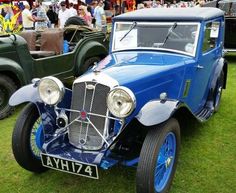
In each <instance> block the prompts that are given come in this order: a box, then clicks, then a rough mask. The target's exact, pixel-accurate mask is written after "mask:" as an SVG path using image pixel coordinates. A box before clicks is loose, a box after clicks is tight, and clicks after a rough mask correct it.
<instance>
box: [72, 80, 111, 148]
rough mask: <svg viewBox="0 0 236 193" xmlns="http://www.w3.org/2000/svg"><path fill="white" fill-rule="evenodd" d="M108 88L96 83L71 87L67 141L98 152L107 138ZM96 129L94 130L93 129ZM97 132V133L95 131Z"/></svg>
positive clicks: (83, 83)
mask: <svg viewBox="0 0 236 193" xmlns="http://www.w3.org/2000/svg"><path fill="white" fill-rule="evenodd" d="M109 91H110V87H108V86H106V85H102V84H99V83H96V82H79V83H76V84H74V86H73V96H72V103H71V109H72V110H76V111H78V112H75V111H73V112H71V114H70V123H71V124H70V125H69V141H70V143H71V144H72V145H74V146H76V147H78V148H81V149H86V150H98V149H101V147H102V146H103V144H104V141H103V139H102V137H101V136H100V135H99V134H98V132H100V134H101V135H103V137H104V138H106V137H107V136H108V134H107V132H108V126H107V125H108V118H107V117H106V116H107V114H108V109H107V105H106V97H107V93H108V92H109ZM95 128H96V129H95ZM96 130H97V131H98V132H97V131H96Z"/></svg>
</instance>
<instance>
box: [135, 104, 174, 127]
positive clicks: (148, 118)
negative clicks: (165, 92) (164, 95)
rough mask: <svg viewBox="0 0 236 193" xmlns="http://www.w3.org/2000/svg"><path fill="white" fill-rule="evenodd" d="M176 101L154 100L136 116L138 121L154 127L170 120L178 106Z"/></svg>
mask: <svg viewBox="0 0 236 193" xmlns="http://www.w3.org/2000/svg"><path fill="white" fill-rule="evenodd" d="M178 103H179V101H175V100H167V101H164V102H163V101H161V100H153V101H150V102H148V103H147V104H145V105H144V106H143V107H142V109H141V110H140V111H139V113H138V115H137V116H136V118H137V120H138V121H139V122H140V123H141V124H143V125H145V126H152V125H156V124H159V123H162V122H164V121H166V120H167V119H169V118H170V116H171V115H172V114H173V113H174V111H175V110H176V108H177V106H178Z"/></svg>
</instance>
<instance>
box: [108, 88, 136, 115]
mask: <svg viewBox="0 0 236 193" xmlns="http://www.w3.org/2000/svg"><path fill="white" fill-rule="evenodd" d="M107 106H108V109H109V110H110V112H111V113H112V114H113V115H114V116H116V117H119V118H124V117H127V116H129V115H130V114H131V113H132V112H133V110H134V109H135V107H136V99H135V96H134V94H133V92H132V91H131V90H130V89H128V88H126V87H117V88H114V89H113V90H111V91H110V92H109V93H108V96H107Z"/></svg>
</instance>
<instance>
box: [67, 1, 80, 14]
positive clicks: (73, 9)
mask: <svg viewBox="0 0 236 193" xmlns="http://www.w3.org/2000/svg"><path fill="white" fill-rule="evenodd" d="M69 11H70V16H71V17H73V16H76V15H78V13H77V11H76V9H75V8H74V4H73V3H70V4H69Z"/></svg>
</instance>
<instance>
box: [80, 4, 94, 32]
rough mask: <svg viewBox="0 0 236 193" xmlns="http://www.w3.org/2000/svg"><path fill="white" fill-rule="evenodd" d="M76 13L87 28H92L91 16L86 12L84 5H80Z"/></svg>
mask: <svg viewBox="0 0 236 193" xmlns="http://www.w3.org/2000/svg"><path fill="white" fill-rule="evenodd" d="M78 12H79V17H81V18H83V19H84V21H85V22H86V23H87V24H88V26H89V27H92V16H91V13H90V12H88V11H87V7H86V6H84V5H80V6H79V9H78Z"/></svg>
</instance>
